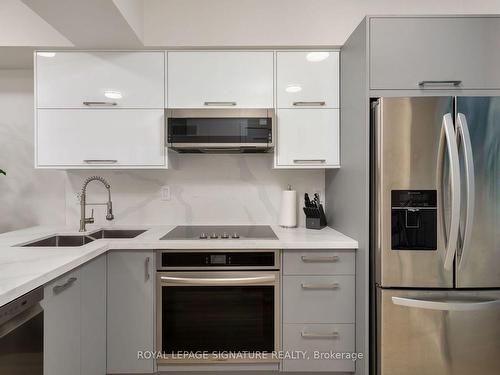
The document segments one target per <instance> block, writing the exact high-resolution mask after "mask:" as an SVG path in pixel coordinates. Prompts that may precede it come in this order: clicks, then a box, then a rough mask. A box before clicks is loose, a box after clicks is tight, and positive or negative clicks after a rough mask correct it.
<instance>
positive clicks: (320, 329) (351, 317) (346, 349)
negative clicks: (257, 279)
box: [282, 250, 356, 372]
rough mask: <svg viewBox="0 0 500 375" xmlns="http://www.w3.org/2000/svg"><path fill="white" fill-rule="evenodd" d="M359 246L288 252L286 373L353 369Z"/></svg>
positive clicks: (285, 260)
mask: <svg viewBox="0 0 500 375" xmlns="http://www.w3.org/2000/svg"><path fill="white" fill-rule="evenodd" d="M354 258H355V254H354V250H340V251H339V250H284V251H283V268H282V269H283V286H282V303H283V350H285V351H287V352H294V351H303V352H305V355H306V358H304V359H285V360H283V362H282V370H283V371H299V372H324V371H327V372H354V371H355V362H354V361H353V360H352V359H351V358H346V357H345V355H344V357H338V355H339V353H349V354H351V353H353V352H354V351H355V310H356V309H355V294H356V290H355V267H354V261H355V259H354Z"/></svg>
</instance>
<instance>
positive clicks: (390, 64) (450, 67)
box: [369, 16, 500, 90]
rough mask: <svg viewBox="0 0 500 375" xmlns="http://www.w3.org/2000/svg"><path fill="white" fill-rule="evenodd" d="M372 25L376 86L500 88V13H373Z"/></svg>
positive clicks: (372, 84) (372, 75)
mask: <svg viewBox="0 0 500 375" xmlns="http://www.w3.org/2000/svg"><path fill="white" fill-rule="evenodd" d="M369 26H370V42H369V43H370V88H371V89H402V90H418V89H421V88H424V89H499V88H500V69H498V67H499V66H500V38H498V35H500V17H480V16H477V17H476V16H471V17H460V16H456V17H455V16H452V17H372V18H370V25H369ZM422 81H461V82H460V84H458V82H457V85H456V86H454V85H453V82H440V83H439V82H434V83H429V84H427V85H425V86H423V87H422V86H419V82H422Z"/></svg>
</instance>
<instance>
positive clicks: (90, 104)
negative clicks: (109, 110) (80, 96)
mask: <svg viewBox="0 0 500 375" xmlns="http://www.w3.org/2000/svg"><path fill="white" fill-rule="evenodd" d="M82 103H83V105H86V106H88V107H91V106H94V105H96V106H111V107H113V106H115V105H118V103H117V102H86V101H85V102H82Z"/></svg>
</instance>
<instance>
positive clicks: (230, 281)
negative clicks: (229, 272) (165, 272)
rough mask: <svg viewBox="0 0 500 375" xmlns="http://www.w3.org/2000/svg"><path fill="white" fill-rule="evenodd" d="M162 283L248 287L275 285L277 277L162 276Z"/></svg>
mask: <svg viewBox="0 0 500 375" xmlns="http://www.w3.org/2000/svg"><path fill="white" fill-rule="evenodd" d="M160 279H161V281H162V282H168V283H170V284H182V285H248V284H252V285H254V284H263V283H273V282H275V281H276V276H275V275H266V276H250V277H213V278H212V277H176V276H160Z"/></svg>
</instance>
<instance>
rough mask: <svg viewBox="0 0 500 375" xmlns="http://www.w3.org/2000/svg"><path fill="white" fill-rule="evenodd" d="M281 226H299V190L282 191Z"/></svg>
mask: <svg viewBox="0 0 500 375" xmlns="http://www.w3.org/2000/svg"><path fill="white" fill-rule="evenodd" d="M279 224H280V226H282V227H284V228H293V227H296V226H297V192H296V191H295V190H291V188H290V187H289V189H288V190H284V191H283V192H282V193H281V212H280V220H279Z"/></svg>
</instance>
